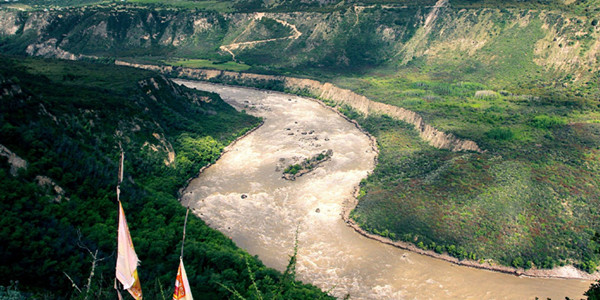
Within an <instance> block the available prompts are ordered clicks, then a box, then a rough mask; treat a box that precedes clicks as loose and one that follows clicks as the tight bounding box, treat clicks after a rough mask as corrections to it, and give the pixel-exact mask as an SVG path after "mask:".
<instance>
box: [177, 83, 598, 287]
mask: <svg viewBox="0 0 600 300" xmlns="http://www.w3.org/2000/svg"><path fill="white" fill-rule="evenodd" d="M176 82H178V83H182V82H185V80H176ZM256 90H260V89H256ZM271 93H278V94H281V95H286V94H285V93H280V92H274V91H271ZM303 98H304V99H307V100H309V101H315V102H317V103H319V104H320V105H321V106H322V107H324V108H326V109H328V110H330V111H333V112H335V113H336V114H337V115H339V116H340V117H341V118H343V119H345V120H346V121H348V122H350V123H352V124H353V125H354V126H355V127H356V128H357V129H358V130H360V132H362V133H363V134H365V135H366V136H367V137H368V138H369V140H370V144H371V149H372V150H373V151H374V152H375V153H376V155H375V157H374V164H375V165H376V164H377V156H378V153H379V150H378V149H377V140H376V138H375V137H374V136H372V135H371V134H370V133H369V132H367V131H366V130H364V129H363V128H362V127H361V126H360V125H359V124H358V122H356V121H355V120H352V119H350V118H348V117H346V116H345V115H344V114H342V113H341V112H340V111H339V110H337V109H335V107H332V106H331V105H328V104H327V103H325V102H324V101H323V100H321V99H316V98H310V97H303ZM263 124H264V122H263ZM260 126H262V124H261V125H260ZM256 129H258V128H255V129H253V130H251V131H250V132H248V133H247V134H245V135H244V136H242V137H240V138H238V140H239V139H241V138H243V137H245V136H247V135H248V134H250V133H251V132H253V131H254V130H256ZM236 141H237V140H236ZM232 145H233V144H232ZM224 152H225V151H224ZM206 167H208V166H206ZM206 167H204V168H203V169H202V170H201V171H200V173H201V172H202V171H203V170H204V169H205V168H206ZM370 173H371V172H369V174H370ZM188 184H189V181H188ZM186 187H187V184H186ZM182 190H183V189H182ZM357 196H358V187H356V188H355V198H354V199H349V200H348V201H346V205H345V206H344V208H343V212H342V214H341V217H342V219H343V220H344V222H345V223H346V224H347V226H349V227H350V228H352V229H353V230H354V231H356V232H357V233H359V234H361V235H362V236H365V237H367V238H370V239H373V240H376V241H378V242H381V243H384V244H387V245H391V246H394V247H397V248H400V249H403V250H408V251H412V252H415V253H418V254H421V255H426V256H429V257H433V258H436V259H440V260H444V261H447V262H450V263H453V264H456V265H460V266H467V267H471V268H476V269H482V270H487V271H494V272H500V273H505V274H511V275H515V276H527V277H533V278H557V279H580V280H581V279H583V280H598V279H600V272H596V273H593V274H589V273H587V272H584V271H582V270H579V269H577V268H575V267H573V266H562V267H556V268H553V269H536V268H532V269H528V270H525V269H523V268H514V267H509V266H503V265H499V264H496V263H494V262H493V261H491V260H485V261H475V260H469V259H465V260H460V259H458V258H456V257H453V256H450V255H448V254H447V253H441V254H440V253H437V252H435V251H432V250H425V249H421V248H419V247H417V246H416V245H414V244H412V243H407V242H403V241H394V240H391V239H389V238H386V237H383V236H380V235H376V234H373V233H370V232H367V231H366V230H364V229H362V228H361V227H360V226H359V225H358V224H356V223H355V222H354V220H353V219H352V218H350V212H351V211H352V210H353V209H354V208H355V207H356V205H357V204H358V201H357V199H356V197H357Z"/></svg>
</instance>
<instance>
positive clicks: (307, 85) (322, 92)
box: [116, 61, 482, 152]
mask: <svg viewBox="0 0 600 300" xmlns="http://www.w3.org/2000/svg"><path fill="white" fill-rule="evenodd" d="M116 64H118V65H123V66H130V67H135V68H143V69H149V70H153V71H158V72H161V73H164V74H169V75H171V76H176V77H180V78H190V79H199V80H220V81H223V82H236V83H238V84H242V85H250V86H252V85H253V83H256V82H268V81H274V82H281V83H283V84H284V86H285V88H286V89H287V90H289V91H295V92H299V93H309V94H311V95H313V96H314V97H317V98H319V99H326V100H329V101H333V102H334V103H335V104H336V105H349V106H350V107H352V108H353V109H354V110H356V111H358V112H360V113H362V114H363V115H365V116H368V115H369V114H385V115H388V116H390V117H392V118H396V119H398V120H402V121H404V122H407V123H409V124H412V125H414V127H415V130H417V132H418V133H419V135H420V136H421V138H423V139H424V140H426V141H428V142H429V143H430V144H431V145H432V146H434V147H436V148H441V149H449V150H452V151H476V152H482V150H481V149H480V148H479V146H478V145H477V144H476V143H475V142H473V141H470V140H464V139H459V138H457V137H456V136H454V135H453V134H450V133H445V132H442V131H440V130H438V129H436V128H434V127H433V126H431V125H429V124H426V123H425V121H424V120H423V118H422V117H421V116H420V115H419V114H417V113H416V112H413V111H410V110H407V109H404V108H401V107H397V106H393V105H389V104H385V103H380V102H375V101H372V100H370V99H368V98H367V97H365V96H362V95H359V94H356V93H354V92H352V91H351V90H347V89H342V88H339V87H337V86H335V85H333V84H331V83H321V82H319V81H316V80H312V79H302V78H294V77H286V76H273V75H262V74H252V73H237V72H228V71H218V70H204V69H191V68H180V67H171V66H156V65H142V64H133V63H128V62H124V61H116Z"/></svg>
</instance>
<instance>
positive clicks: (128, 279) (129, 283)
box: [116, 201, 142, 300]
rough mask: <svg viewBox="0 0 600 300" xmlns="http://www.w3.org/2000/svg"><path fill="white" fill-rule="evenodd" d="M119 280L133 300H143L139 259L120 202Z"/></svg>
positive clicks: (117, 271) (117, 272)
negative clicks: (138, 268)
mask: <svg viewBox="0 0 600 300" xmlns="http://www.w3.org/2000/svg"><path fill="white" fill-rule="evenodd" d="M117 252H118V255H117V270H116V275H117V279H118V280H119V282H121V284H122V285H123V288H124V289H126V290H127V291H128V292H129V293H130V294H131V296H133V298H135V299H136V300H140V299H142V287H141V285H140V280H139V278H138V274H137V265H138V262H139V260H138V257H137V254H135V250H134V249H133V242H132V241H131V235H130V234H129V227H128V226H127V220H126V219H125V212H124V211H123V206H122V205H121V202H120V201H119V233H118V249H117Z"/></svg>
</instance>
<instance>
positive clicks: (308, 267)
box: [176, 80, 590, 299]
mask: <svg viewBox="0 0 600 300" xmlns="http://www.w3.org/2000/svg"><path fill="white" fill-rule="evenodd" d="M176 82H177V83H180V84H184V85H186V86H188V87H192V88H197V89H200V90H206V91H212V92H216V93H219V94H220V95H221V97H222V98H223V99H224V100H225V101H226V102H227V103H229V104H231V105H232V106H234V107H235V108H236V109H238V110H242V109H243V110H246V111H247V112H248V113H250V114H252V115H255V116H260V117H263V118H264V121H265V122H264V125H263V126H261V127H260V128H258V129H257V130H255V131H254V132H252V133H251V134H249V135H247V136H246V137H244V138H243V139H241V140H239V141H238V142H237V143H235V144H234V145H232V146H230V147H228V150H227V152H226V153H225V154H224V155H223V156H222V157H221V158H220V159H219V160H218V161H217V162H216V163H215V164H214V165H213V166H211V167H209V168H207V169H206V170H205V171H204V172H203V173H201V174H200V175H199V176H198V178H195V179H194V180H192V181H191V182H190V184H189V186H188V187H187V189H186V190H185V191H184V193H183V196H182V199H181V200H182V204H184V205H188V204H189V205H190V207H192V208H193V212H194V213H195V214H196V215H198V216H199V217H201V218H202V219H203V220H204V221H205V222H206V223H208V224H209V225H210V226H211V227H213V228H215V229H217V230H219V231H221V232H223V233H224V234H226V235H227V236H229V237H231V238H232V239H233V241H235V243H236V244H237V245H238V246H240V247H242V248H244V249H246V250H247V251H248V252H249V253H251V254H253V255H258V256H259V258H260V259H261V260H262V261H263V262H264V263H265V264H266V265H267V266H269V267H273V268H275V269H278V270H284V269H285V266H286V265H287V262H288V259H289V256H290V254H291V253H292V251H293V247H294V236H295V232H296V229H297V228H298V232H299V234H298V240H299V250H298V264H297V272H298V279H300V280H302V281H305V282H310V283H313V284H315V285H317V286H319V287H320V288H322V289H323V290H330V291H331V294H333V295H335V296H336V297H344V296H345V295H346V294H350V295H351V299H534V298H535V297H536V296H537V297H539V298H540V299H546V298H547V297H551V298H552V299H564V297H565V296H569V297H571V298H574V299H579V298H583V292H584V291H585V290H587V288H588V287H589V284H590V282H588V281H582V280H563V279H540V278H521V277H516V276H513V275H507V274H501V273H496V272H490V271H485V270H479V269H473V268H468V267H463V266H457V265H454V264H451V263H448V262H445V261H442V260H438V259H434V258H430V257H426V256H423V255H419V254H416V253H412V252H408V251H404V250H401V249H398V248H395V247H392V246H389V245H385V244H382V243H379V242H377V241H374V240H371V239H368V238H365V237H363V236H361V235H360V234H358V233H356V232H355V231H354V230H353V229H352V228H350V227H348V226H346V224H345V223H344V221H343V220H342V218H341V212H342V210H343V209H344V207H345V206H346V205H348V204H349V203H351V202H350V201H351V199H353V198H352V197H353V192H354V189H355V187H356V186H357V185H358V184H359V182H360V180H361V179H362V178H364V177H366V176H367V175H368V173H369V172H370V171H372V170H373V168H374V158H375V156H376V151H375V149H373V147H372V143H371V141H370V139H369V138H368V137H367V136H366V135H365V134H364V133H362V132H361V131H360V130H359V129H358V128H357V127H356V126H355V125H354V124H352V123H350V122H348V121H347V120H345V119H344V118H342V117H341V116H339V115H338V114H337V113H335V112H333V111H332V110H330V109H328V108H326V107H324V106H323V105H321V104H320V103H318V102H316V101H314V100H311V99H306V98H303V97H298V96H294V95H287V94H282V93H275V92H268V91H260V90H255V89H248V88H242V87H231V86H222V85H215V84H210V83H206V82H197V81H184V80H176ZM328 149H331V150H333V155H332V157H331V160H329V161H326V162H324V163H323V164H321V165H320V166H319V167H318V168H316V169H315V170H314V171H312V172H310V173H308V174H305V175H304V176H302V177H299V178H297V179H296V180H295V181H288V180H285V179H283V178H281V177H282V172H283V169H284V168H285V167H286V166H288V165H290V164H292V163H296V162H299V161H300V160H301V159H305V158H309V157H312V156H313V155H315V154H318V153H320V152H321V151H323V150H328Z"/></svg>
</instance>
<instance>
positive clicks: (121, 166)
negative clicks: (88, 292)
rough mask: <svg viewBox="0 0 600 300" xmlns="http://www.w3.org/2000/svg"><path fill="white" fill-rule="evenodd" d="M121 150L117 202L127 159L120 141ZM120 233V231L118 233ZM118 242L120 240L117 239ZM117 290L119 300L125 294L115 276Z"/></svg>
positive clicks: (118, 201)
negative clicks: (120, 289)
mask: <svg viewBox="0 0 600 300" xmlns="http://www.w3.org/2000/svg"><path fill="white" fill-rule="evenodd" d="M119 150H121V156H120V158H119V173H118V174H117V204H120V203H121V199H119V196H120V194H121V182H122V181H123V161H124V160H125V153H124V152H123V147H122V146H121V142H119ZM117 235H118V233H117ZM117 243H118V241H117ZM114 288H115V291H117V297H118V299H119V300H123V296H122V295H121V291H119V284H118V283H117V277H115V286H114Z"/></svg>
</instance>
